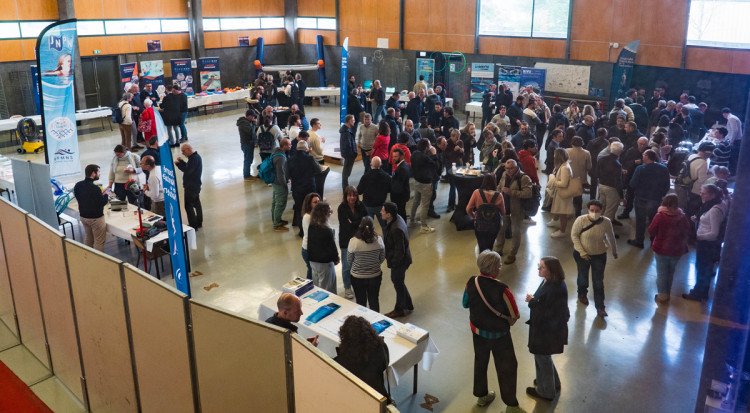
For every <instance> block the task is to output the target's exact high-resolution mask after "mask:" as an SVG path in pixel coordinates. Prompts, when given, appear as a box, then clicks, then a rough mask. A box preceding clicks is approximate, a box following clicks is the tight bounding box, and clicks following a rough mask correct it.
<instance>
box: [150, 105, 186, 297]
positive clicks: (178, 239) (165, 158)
mask: <svg viewBox="0 0 750 413" xmlns="http://www.w3.org/2000/svg"><path fill="white" fill-rule="evenodd" d="M154 123H155V124H156V136H157V137H158V139H159V157H160V158H161V177H162V182H163V186H164V220H165V221H166V222H167V234H168V235H169V257H170V258H171V261H172V274H174V282H175V286H176V287H177V289H178V290H180V291H182V292H183V293H185V294H186V295H187V296H188V297H190V276H189V274H188V271H187V263H186V261H185V243H184V242H182V215H180V211H181V209H180V194H179V193H178V192H177V180H176V179H175V173H174V162H172V150H171V148H170V147H169V136H168V134H167V127H166V126H164V121H163V120H162V118H161V115H160V114H159V111H158V110H155V111H154Z"/></svg>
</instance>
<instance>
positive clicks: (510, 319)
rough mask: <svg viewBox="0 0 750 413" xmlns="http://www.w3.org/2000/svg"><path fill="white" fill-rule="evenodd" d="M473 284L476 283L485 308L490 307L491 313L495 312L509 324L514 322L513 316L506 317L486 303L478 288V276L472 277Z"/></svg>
mask: <svg viewBox="0 0 750 413" xmlns="http://www.w3.org/2000/svg"><path fill="white" fill-rule="evenodd" d="M474 285H476V286H477V292H479V296H480V297H482V301H484V305H486V306H487V308H489V309H490V311H492V313H494V314H495V315H496V316H498V317H500V318H502V319H504V320H505V321H507V322H508V323H509V324H510V325H513V324H515V323H516V319H515V318H511V317H508V316H507V315H505V314H502V313H501V312H499V311H497V310H496V309H495V308H494V307H492V306H491V305H490V303H488V302H487V299H486V298H484V294H483V293H482V289H481V288H479V276H476V277H474Z"/></svg>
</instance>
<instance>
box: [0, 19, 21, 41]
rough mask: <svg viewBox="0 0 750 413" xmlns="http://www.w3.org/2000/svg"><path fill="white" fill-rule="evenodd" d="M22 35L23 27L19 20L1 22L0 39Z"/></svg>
mask: <svg viewBox="0 0 750 413" xmlns="http://www.w3.org/2000/svg"><path fill="white" fill-rule="evenodd" d="M20 37H21V29H19V28H18V23H17V22H6V23H0V39H18V38H20Z"/></svg>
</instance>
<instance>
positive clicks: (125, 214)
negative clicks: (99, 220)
mask: <svg viewBox="0 0 750 413" xmlns="http://www.w3.org/2000/svg"><path fill="white" fill-rule="evenodd" d="M153 216H156V214H154V213H153V212H151V211H145V210H144V211H143V222H149V223H150V222H151V221H147V220H148V219H149V218H151V217H153ZM104 219H105V220H106V221H107V232H109V233H110V234H112V235H114V236H116V237H118V238H122V239H125V240H128V241H130V238H131V236H132V235H135V231H136V230H137V229H138V208H136V207H135V206H133V205H128V210H127V211H111V210H110V209H109V207H107V213H106V214H105V217H104ZM182 232H183V233H184V235H185V236H186V237H187V243H188V247H189V248H190V249H191V250H194V249H198V244H197V243H196V241H195V229H194V228H193V227H189V226H187V225H184V224H183V225H182ZM168 238H169V234H167V231H162V232H160V233H159V234H158V235H157V236H155V237H152V238H149V239H147V240H146V243H145V246H146V250H148V251H149V252H150V251H152V250H153V249H154V244H156V243H159V242H161V241H164V240H166V239H168Z"/></svg>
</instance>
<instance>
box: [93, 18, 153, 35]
mask: <svg viewBox="0 0 750 413" xmlns="http://www.w3.org/2000/svg"><path fill="white" fill-rule="evenodd" d="M104 28H105V29H106V32H107V35H113V34H139V33H140V34H143V33H161V22H160V21H159V20H107V21H105V22H104Z"/></svg>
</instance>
